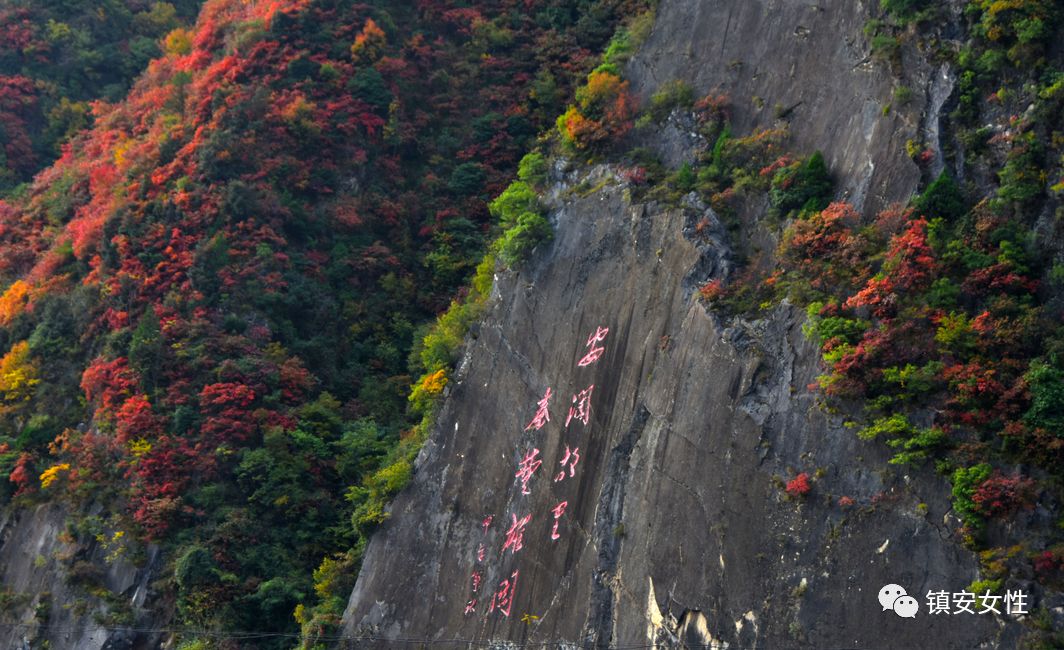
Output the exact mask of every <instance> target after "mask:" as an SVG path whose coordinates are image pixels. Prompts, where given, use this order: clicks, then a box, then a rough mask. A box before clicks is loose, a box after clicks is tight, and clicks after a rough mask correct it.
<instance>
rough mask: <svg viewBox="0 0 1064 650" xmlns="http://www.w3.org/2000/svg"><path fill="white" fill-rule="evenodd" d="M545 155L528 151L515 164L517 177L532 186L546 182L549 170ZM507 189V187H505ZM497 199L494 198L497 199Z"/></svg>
mask: <svg viewBox="0 0 1064 650" xmlns="http://www.w3.org/2000/svg"><path fill="white" fill-rule="evenodd" d="M549 169H550V168H549V166H548V165H547V159H546V157H545V156H544V155H543V154H541V153H540V152H538V151H530V152H529V153H527V154H525V156H524V158H522V159H521V162H520V163H518V165H517V178H519V179H520V180H521V182H523V183H527V184H529V185H531V186H532V187H539V186H542V185H544V184H545V183H546V182H547V172H548V171H549ZM507 189H508V188H507ZM499 198H501V197H499ZM497 200H498V199H496V201H497Z"/></svg>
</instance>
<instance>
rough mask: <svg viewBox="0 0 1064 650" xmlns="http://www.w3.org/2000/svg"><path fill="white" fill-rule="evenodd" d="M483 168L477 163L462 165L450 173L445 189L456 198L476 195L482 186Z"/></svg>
mask: <svg viewBox="0 0 1064 650" xmlns="http://www.w3.org/2000/svg"><path fill="white" fill-rule="evenodd" d="M484 179H485V175H484V168H483V167H481V166H480V165H478V164H477V163H473V162H467V163H462V164H461V165H458V166H457V167H455V168H454V171H452V172H451V179H450V180H449V181H448V182H447V189H448V190H449V191H450V192H451V193H453V194H457V195H458V196H468V195H471V194H476V193H478V192H479V191H480V189H481V188H482V187H483V186H484Z"/></svg>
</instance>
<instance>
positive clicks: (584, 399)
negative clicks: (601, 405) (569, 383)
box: [565, 384, 595, 427]
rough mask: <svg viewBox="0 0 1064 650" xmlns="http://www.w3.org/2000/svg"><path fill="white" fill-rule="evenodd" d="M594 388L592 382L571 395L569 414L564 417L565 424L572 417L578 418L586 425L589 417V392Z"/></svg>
mask: <svg viewBox="0 0 1064 650" xmlns="http://www.w3.org/2000/svg"><path fill="white" fill-rule="evenodd" d="M594 390H595V385H594V384H592V385H590V386H588V387H587V388H585V389H584V390H582V391H580V392H579V393H577V394H576V395H573V405H572V406H570V407H569V416H568V417H566V418H565V426H569V423H570V422H572V421H573V420H574V419H575V420H580V421H581V422H583V423H584V426H585V427H586V426H587V422H588V420H590V419H591V393H592V391H594Z"/></svg>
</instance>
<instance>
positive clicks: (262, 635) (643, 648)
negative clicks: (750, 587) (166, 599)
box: [0, 621, 853, 650]
mask: <svg viewBox="0 0 1064 650" xmlns="http://www.w3.org/2000/svg"><path fill="white" fill-rule="evenodd" d="M0 627H6V628H36V629H43V630H48V631H66V632H70V631H79V630H82V629H84V628H83V627H82V626H75V625H38V624H35V623H6V622H3V621H0ZM87 627H88V628H90V629H92V630H103V631H107V632H142V633H154V634H181V635H188V636H201V637H209V638H213V639H219V640H224V641H249V640H253V639H277V638H284V639H302V638H303V635H301V634H295V633H291V632H258V631H242V632H217V631H214V630H197V629H192V628H168V627H161V628H154V627H133V626H124V627H123V626H108V625H98V624H91V625H89V626H87ZM315 640H316V641H327V642H336V643H343V644H345V647H346V646H347V645H348V644H350V643H360V642H369V643H376V642H383V643H387V644H389V645H416V644H420V645H422V646H429V647H439V646H454V645H464V646H467V647H468V646H474V647H483V648H488V647H498V648H550V647H557V648H565V647H569V648H572V647H577V648H591V647H593V646H590V645H582V644H579V643H573V642H572V641H487V640H483V639H429V638H421V639H416V638H405V639H403V638H399V639H390V638H387V637H381V636H366V635H358V636H345V635H328V634H326V635H322V636H319V637H315ZM659 646H660V644H642V645H638V644H637V645H633V644H625V645H613V644H611V645H609V646H607V647H606V649H605V650H651V649H652V648H657V647H659ZM685 647H686V648H690V649H691V650H695V649H698V648H704V649H706V650H709V649H712V648H719V647H721V646H720V642H716V643H707V644H698V645H693V644H691V643H686V644H685ZM728 647H729V648H733V649H734V650H742V646H734V645H729V646H728ZM759 647H761V648H764V650H772V649H771V648H769V647H767V646H759ZM823 650H853V647H849V648H842V647H839V648H825V649H823Z"/></svg>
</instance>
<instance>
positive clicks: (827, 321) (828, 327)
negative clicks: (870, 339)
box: [802, 302, 871, 344]
mask: <svg viewBox="0 0 1064 650" xmlns="http://www.w3.org/2000/svg"><path fill="white" fill-rule="evenodd" d="M823 308H824V303H822V302H812V303H809V306H808V307H807V308H806V320H805V323H804V324H803V325H802V332H803V333H804V334H805V336H806V337H807V338H809V339H811V340H813V341H815V342H817V343H824V342H825V341H830V340H832V339H839V340H841V341H844V342H846V343H850V344H855V343H857V342H858V341H859V340H860V339H861V336H862V335H863V334H864V333H865V331H867V330H868V328H869V326H871V323H869V322H868V321H866V320H861V319H859V318H846V317H844V316H826V317H825V316H821V315H820V312H821V311H822V310H823Z"/></svg>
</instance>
